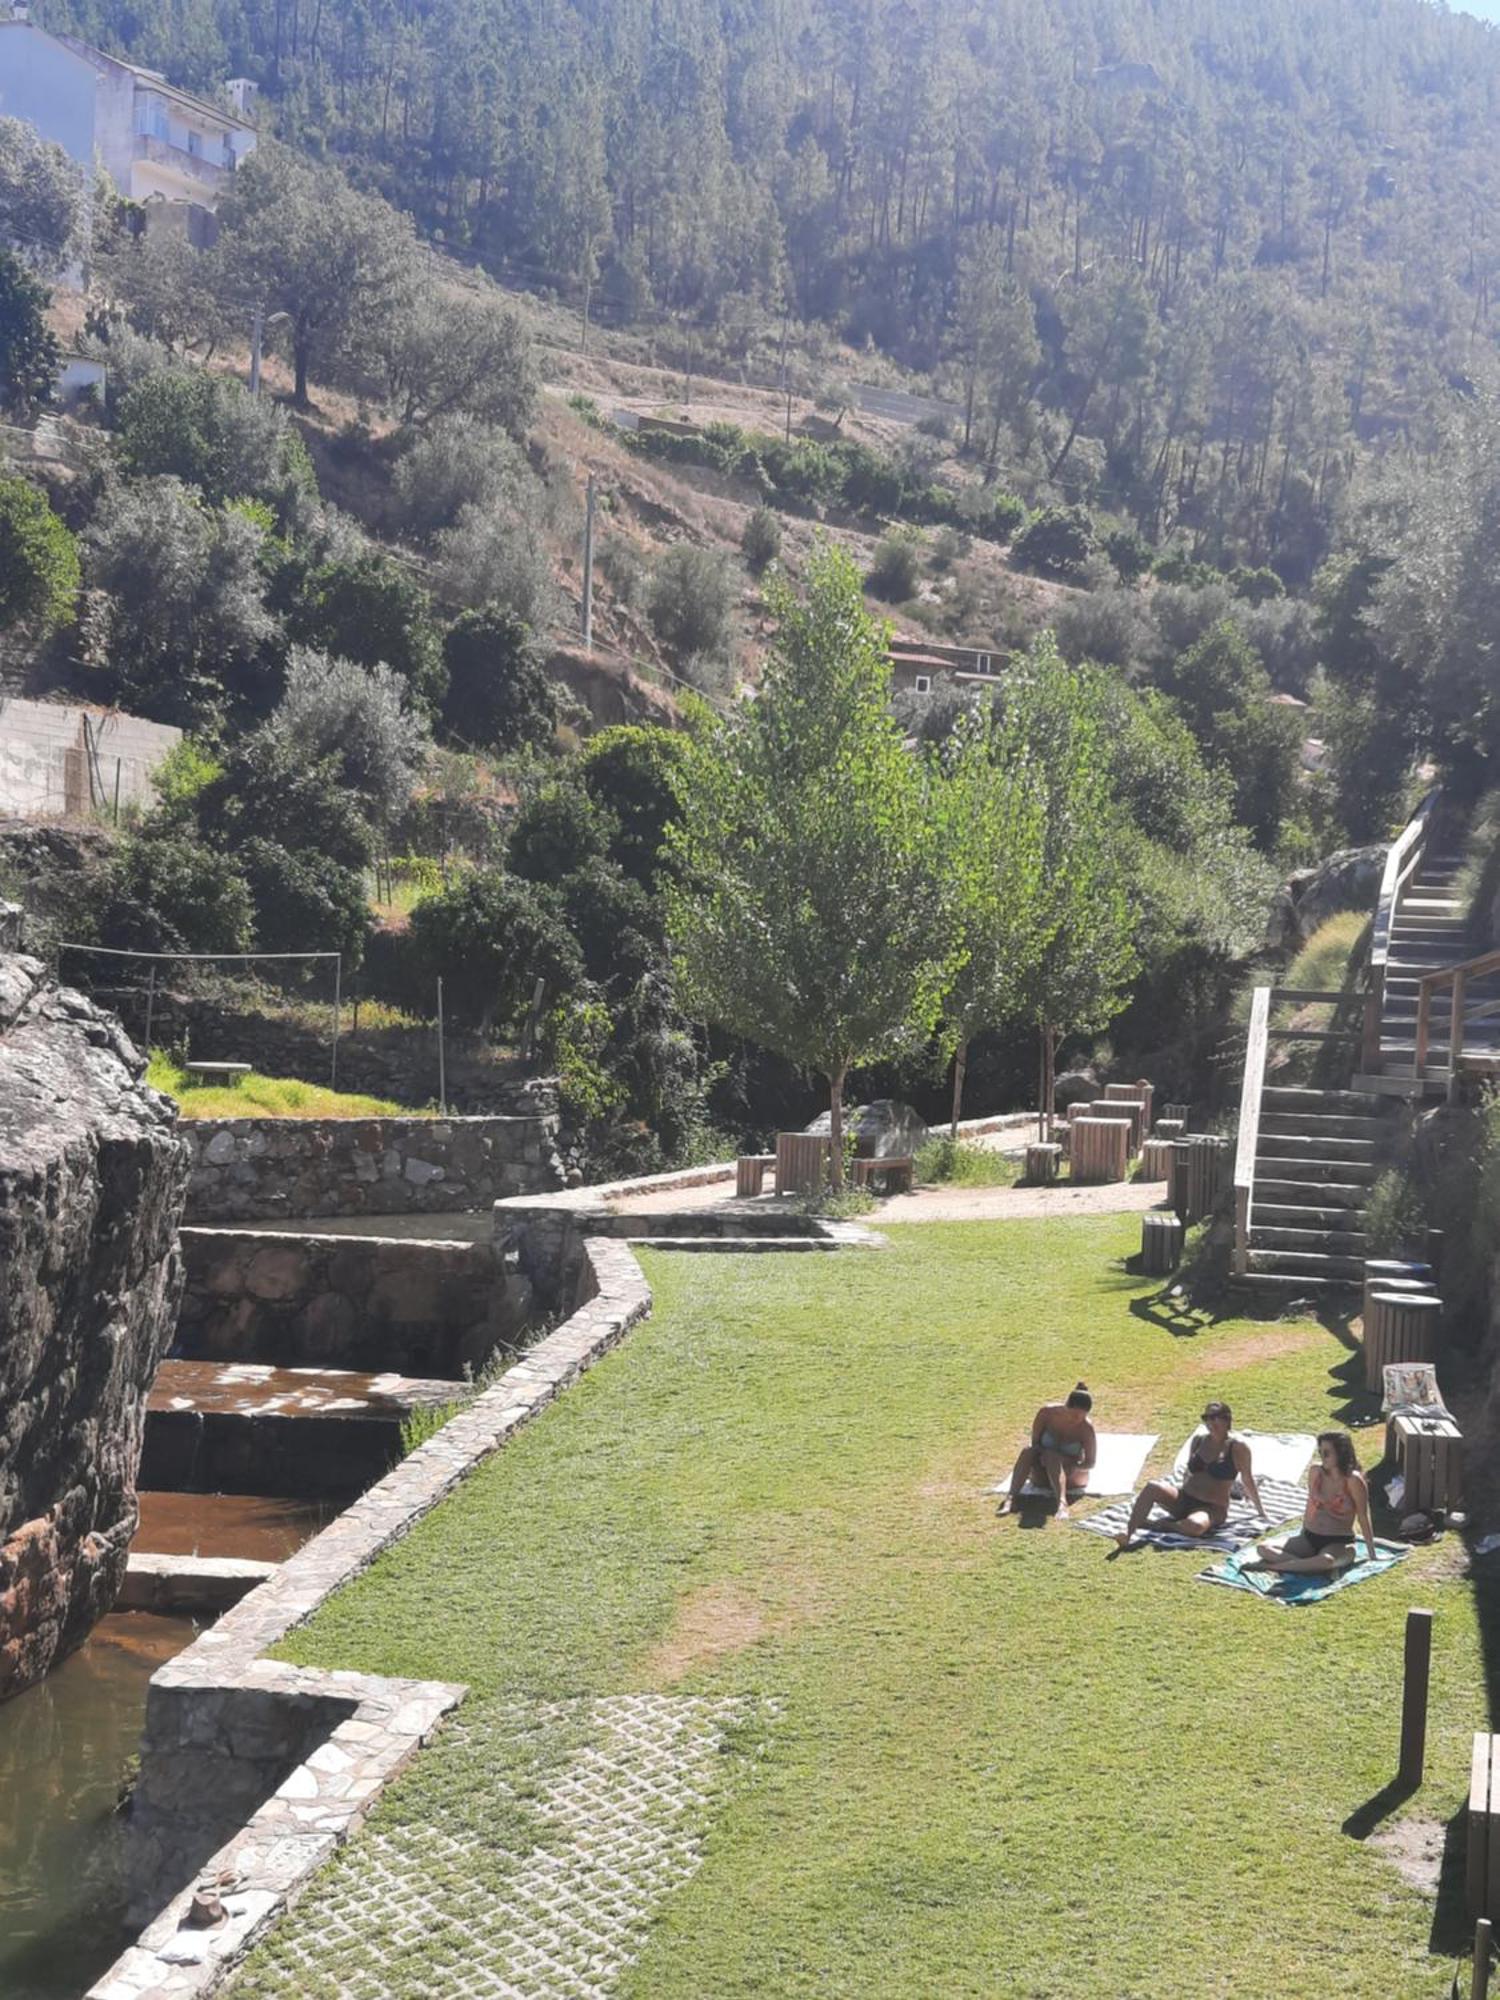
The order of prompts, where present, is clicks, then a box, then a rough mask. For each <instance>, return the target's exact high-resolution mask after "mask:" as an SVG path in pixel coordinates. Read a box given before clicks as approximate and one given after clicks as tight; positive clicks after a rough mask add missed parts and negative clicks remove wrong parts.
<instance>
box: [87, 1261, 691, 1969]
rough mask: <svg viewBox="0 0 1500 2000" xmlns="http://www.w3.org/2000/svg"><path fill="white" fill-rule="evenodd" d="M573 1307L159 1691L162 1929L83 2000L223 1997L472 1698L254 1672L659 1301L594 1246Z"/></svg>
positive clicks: (150, 1705)
mask: <svg viewBox="0 0 1500 2000" xmlns="http://www.w3.org/2000/svg"><path fill="white" fill-rule="evenodd" d="M572 1303H573V1307H574V1310H573V1312H572V1314H571V1316H570V1317H569V1318H568V1319H567V1320H566V1321H565V1322H564V1323H563V1325H561V1326H560V1327H558V1329H557V1331H556V1332H555V1333H552V1334H549V1335H548V1336H547V1337H546V1339H544V1340H541V1341H539V1342H538V1343H537V1345H536V1346H535V1347H533V1348H531V1349H530V1350H529V1351H528V1352H527V1353H526V1354H525V1355H524V1356H523V1357H522V1359H521V1360H520V1361H518V1362H517V1363H516V1364H515V1366H514V1367H512V1368H510V1369H508V1370H507V1371H506V1373H505V1374H504V1375H503V1376H502V1377H501V1378H500V1380H499V1381H498V1382H497V1383H496V1384H495V1385H494V1387H493V1388H491V1389H487V1390H486V1391H485V1392H484V1394H483V1395H481V1396H477V1397H476V1398H475V1399H474V1401H473V1402H472V1403H471V1404H470V1405H469V1406H468V1408H467V1409H465V1410H464V1411H462V1412H461V1413H460V1414H459V1415H458V1416H456V1417H455V1418H453V1420H452V1421H451V1422H450V1423H448V1424H446V1425H444V1427H443V1429H442V1430H441V1431H439V1432H438V1434H437V1436H436V1437H434V1438H431V1439H430V1440H429V1441H428V1442H427V1443H426V1444H424V1445H423V1446H422V1447H421V1449H420V1450H418V1451H415V1452H413V1453H412V1455H411V1457H410V1458H407V1459H403V1460H402V1462H401V1463H400V1465H398V1466H396V1467H395V1469H394V1470H393V1471H391V1472H390V1473H388V1474H387V1475H386V1477H385V1478H384V1479H382V1480H381V1481H380V1483H379V1484H378V1485H376V1486H372V1487H371V1488H370V1490H369V1492H367V1493H366V1494H365V1495H364V1496H363V1497H362V1498H361V1499H359V1500H357V1501H356V1502H355V1503H354V1505H353V1506H352V1507H350V1508H349V1509H348V1510H347V1511H346V1512H345V1513H343V1514H341V1515H340V1516H339V1517H338V1519H337V1520H336V1521H334V1522H333V1523H332V1524H331V1525H330V1526H329V1527H327V1528H325V1529H324V1530H323V1532H322V1534H321V1535H318V1536H316V1537H315V1538H314V1539H313V1540H312V1541H310V1542H308V1543H306V1544H305V1545H304V1546H303V1547H302V1548H301V1549H300V1550H298V1552H297V1554H296V1555H294V1556H292V1557H291V1558H290V1560H289V1561H287V1562H285V1563H283V1564H282V1565H281V1566H280V1568H279V1569H278V1570H277V1571H276V1574H275V1575H274V1576H273V1577H272V1578H271V1579H270V1580H269V1581H268V1582H266V1583H263V1584H262V1585H261V1586H260V1587H259V1588H258V1589H256V1590H253V1591H251V1592H250V1594H249V1596H247V1597H245V1598H243V1599H242V1600H241V1602H240V1603H239V1604H238V1605H236V1606H235V1608H234V1609H233V1610H232V1611H230V1612H229V1613H228V1614H227V1615H226V1616H225V1617H223V1618H222V1619H220V1621H219V1623H218V1624H217V1625H216V1626H214V1627H213V1628H212V1630H210V1631H207V1632H205V1633H203V1635H202V1636H201V1637H200V1638H199V1639H198V1640H197V1641H196V1643H195V1644H194V1645H192V1646H190V1647H189V1648H188V1650H187V1651H186V1652H184V1653H180V1654H179V1655H178V1656H177V1658H176V1659H175V1660H172V1661H169V1662H168V1664H167V1665H166V1666H164V1667H162V1668H160V1669H159V1670H158V1672H157V1673H156V1674H155V1675H154V1676H153V1678H152V1681H151V1688H150V1693H149V1696H148V1699H147V1707H146V1729H145V1736H144V1739H143V1744H142V1759H141V1777H140V1782H139V1784H138V1786H137V1788H136V1793H135V1800H134V1805H133V1808H132V1812H131V1819H130V1842H131V1848H130V1853H131V1870H132V1884H133V1891H134V1906H135V1911H136V1920H137V1921H141V1920H142V1919H143V1918H144V1917H145V1916H148V1915H149V1914H150V1912H152V1911H153V1910H158V1909H159V1911H160V1913H159V1915H157V1916H156V1917H155V1918H154V1920H153V1921H151V1922H150V1923H149V1925H148V1927H147V1929H146V1930H145V1931H144V1932H143V1933H142V1936H141V1938H140V1940H139V1942H138V1943H137V1944H135V1945H133V1946H131V1947H130V1949H129V1950H127V1951H126V1952H125V1953H124V1954H123V1955H122V1956H121V1957H120V1958H119V1959H117V1960H116V1962H115V1964H114V1965H113V1966H111V1967H110V1969H109V1971H108V1972H106V1973H105V1974H104V1975H103V1976H102V1978H100V1979H99V1980H98V1981H97V1982H96V1983H95V1985H94V1986H93V1987H91V1988H90V1990H89V1994H88V1996H87V2000H196V1996H199V1995H204V1994H208V1993H211V1992H213V1991H215V1990H217V1989H218V1988H219V1987H220V1986H221V1985H222V1984H223V1981H224V1978H225V1976H226V1974H227V1972H228V1970H229V1968H230V1967H231V1966H232V1965H234V1964H235V1963H237V1962H238V1960H239V1959H240V1958H241V1957H242V1956H243V1955H244V1953H245V1952H246V1951H247V1950H248V1949H249V1947H250V1945H251V1944H253V1943H254V1941H255V1939H256V1938H257V1937H258V1936H259V1935H260V1934H261V1932H262V1931H264V1930H265V1928H266V1927H267V1925H268V1924H270V1923H272V1922H274V1921H275V1919H276V1917H277V1916H279V1915H280V1914H281V1912H282V1911H283V1910H285V1909H286V1908H287V1906H288V1905H289V1904H290V1903H291V1902H292V1901H294V1900H295V1898H296V1896H297V1895H298V1893H299V1892H300V1890H301V1889H302V1887H303V1885H304V1884H305V1883H306V1881H307V1879H308V1877H309V1876H310V1875H311V1874H312V1873H313V1871H314V1870H315V1869H316V1868H318V1867H319V1866H320V1865H321V1864H322V1863H323V1862H324V1861H326V1860H327V1859H328V1858H329V1857H330V1855H332V1853H333V1852H334V1850H335V1849H336V1848H337V1847H338V1846H339V1845H340V1844H341V1843H342V1842H343V1841H344V1840H345V1839H347V1837H348V1836H349V1834H350V1833H352V1832H353V1831H354V1829H355V1828H356V1827H357V1826H358V1825H359V1824H360V1822H361V1821H362V1820H363V1818H364V1816H365V1814H366V1813H367V1812H368V1811H369V1808H370V1806H371V1805H372V1804H373V1803H374V1801H375V1799H376V1798H377V1797H378V1796H379V1794H380V1792H381V1790H382V1789H383V1787H384V1786H385V1785H386V1784H387V1783H388V1782H389V1780H390V1779H391V1778H392V1777H393V1776H394V1775H395V1774H396V1772H397V1771H399V1770H400V1769H401V1767H402V1765H403V1764H405V1763H406V1762H407V1761H408V1759H409V1758H410V1757H411V1756H412V1755H413V1754H414V1753H415V1752H416V1750H417V1749H419V1748H420V1746H421V1745H422V1744H423V1743H424V1742H425V1741H426V1740H427V1738H428V1737H429V1736H430V1735H431V1733H432V1731H433V1730H434V1729H435V1728H436V1727H437V1725H438V1723H439V1722H440V1721H441V1719H442V1717H443V1715H444V1714H445V1713H446V1712H447V1711H448V1710H449V1709H451V1708H452V1707H453V1706H454V1705H455V1704H456V1703H457V1702H458V1701H460V1700H461V1699H462V1698H463V1695H464V1692H465V1690H464V1689H462V1688H460V1687H454V1686H451V1685H448V1684H446V1683H443V1682H438V1681H404V1680H385V1679H380V1678H378V1677H375V1676H371V1675H365V1674H356V1673H350V1672H344V1671H339V1670H335V1671H332V1672H325V1671H323V1670H321V1669H314V1668H305V1667H291V1666H285V1665H282V1664H279V1663H277V1662H274V1661H269V1660H266V1659H263V1658H262V1657H261V1655H262V1654H263V1653H264V1652H265V1650H266V1648H267V1647H269V1646H271V1645H274V1644H275V1643H276V1641H277V1640H279V1639H280V1638H282V1637H283V1636H284V1635H285V1634H286V1633H287V1632H288V1631H289V1630H290V1629H291V1628H292V1627H293V1626H294V1625H299V1624H302V1623H303V1622H304V1621H305V1620H306V1619H308V1618H309V1617H311V1616H312V1614H313V1612H314V1611H316V1610H317V1608H318V1606H319V1605H320V1604H321V1603H322V1602H323V1600H324V1599H325V1598H326V1597H327V1596H328V1595H329V1594H330V1593H331V1592H332V1591H334V1590H336V1589H338V1587H339V1586H340V1585H341V1584H344V1583H346V1582H348V1581H349V1580H350V1579H351V1578H353V1577H354V1576H356V1575H358V1573H359V1572H360V1571H361V1570H363V1569H365V1568H367V1567H368V1565H369V1564H370V1563H371V1562H373V1561H374V1559H375V1557H376V1556H377V1555H378V1554H379V1553H380V1551H381V1550H382V1549H384V1548H388V1547H389V1546H390V1545H391V1543H393V1542H395V1541H398V1540H399V1539H400V1538H401V1537H402V1536H403V1535H405V1534H406V1533H407V1532H408V1531H409V1530H410V1529H411V1528H412V1527H413V1525H414V1524H415V1523H416V1522H417V1521H418V1520H420V1519H421V1517H422V1516H423V1515H424V1514H426V1513H427V1512H428V1511H429V1510H430V1509H431V1508H433V1507H435V1506H436V1505H437V1504H438V1502H439V1501H440V1500H442V1499H444V1498H446V1496H447V1495H448V1494H449V1493H451V1492H452V1491H453V1489H454V1488H455V1487H456V1486H457V1485H458V1484H459V1483H460V1482H461V1481H462V1480H463V1479H465V1478H467V1477H468V1475H469V1474H470V1473H471V1472H472V1471H474V1469H475V1468H476V1467H477V1466H479V1465H481V1464H482V1463H483V1462H484V1461H485V1459H487V1458H488V1457H489V1456H490V1454H491V1453H492V1452H494V1451H497V1450H498V1449H499V1448H500V1447H501V1446H502V1445H504V1444H505V1443H506V1442H507V1441H508V1440H509V1439H510V1437H511V1436H512V1435H513V1434H514V1433H515V1432H516V1431H517V1430H519V1429H520V1428H521V1427H522V1426H523V1425H525V1424H527V1423H529V1422H530V1421H531V1419H532V1418H533V1417H534V1416H536V1415H537V1414H538V1413H539V1412H540V1411H541V1410H543V1409H544V1408H545V1407H546V1405H547V1404H548V1403H549V1402H551V1400H552V1399H553V1397H554V1396H556V1395H558V1394H559V1393H560V1392H561V1391H562V1390H563V1389H565V1388H567V1387H568V1385H569V1384H570V1383H572V1382H574V1381H576V1380H577V1378H578V1377H579V1376H580V1375H581V1374H582V1373H583V1372H584V1370H585V1369H586V1368H588V1367H589V1366H590V1365H591V1364H592V1363H593V1362H594V1361H596V1360H598V1358H599V1357H600V1356H601V1355H602V1354H604V1353H606V1352H607V1351H608V1350H609V1349H610V1348H611V1347H613V1346H615V1345H616V1343H617V1342H619V1341H620V1340H621V1339H622V1338H623V1337H624V1335H625V1333H626V1332H627V1331H628V1330H629V1328H630V1327H632V1326H633V1325H634V1324H635V1323H636V1322H637V1321H638V1320H640V1319H642V1318H644V1316H645V1315H646V1313H647V1312H648V1311H649V1310H650V1306H651V1293H650V1290H649V1288H648V1286H647V1284H646V1281H645V1278H644V1277H643V1275H642V1273H641V1268H640V1266H639V1264H638V1263H637V1262H636V1260H635V1258H634V1256H633V1255H632V1254H631V1252H630V1251H629V1249H627V1248H626V1246H625V1245H624V1244H623V1243H618V1242H604V1241H599V1240H590V1241H587V1242H584V1243H583V1244H582V1245H581V1246H580V1260H579V1264H578V1274H577V1281H576V1286H575V1289H574V1293H573V1299H572ZM200 1870H201V1871H204V1872H210V1871H211V1872H212V1873H213V1874H214V1875H215V1876H216V1877H222V1878H223V1879H224V1880H225V1881H226V1883H228V1884H232V1886H226V1888H225V1889H224V1891H223V1902H224V1906H225V1909H226V1911H227V1916H228V1920H227V1922H226V1923H225V1924H224V1925H223V1926H222V1927H220V1928H219V1929H216V1930H197V1929H194V1928H192V1927H191V1926H190V1925H188V1924H187V1922H186V1918H187V1915H188V1909H189V1905H190V1902H191V1899H192V1890H193V1884H194V1882H195V1880H196V1878H197V1876H198V1874H199V1871H200ZM168 1897H170V1898H171V1900H170V1901H169V1902H167V1903H166V1907H165V1908H161V1907H160V1906H161V1904H162V1903H163V1901H164V1899H166V1898H168Z"/></svg>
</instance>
